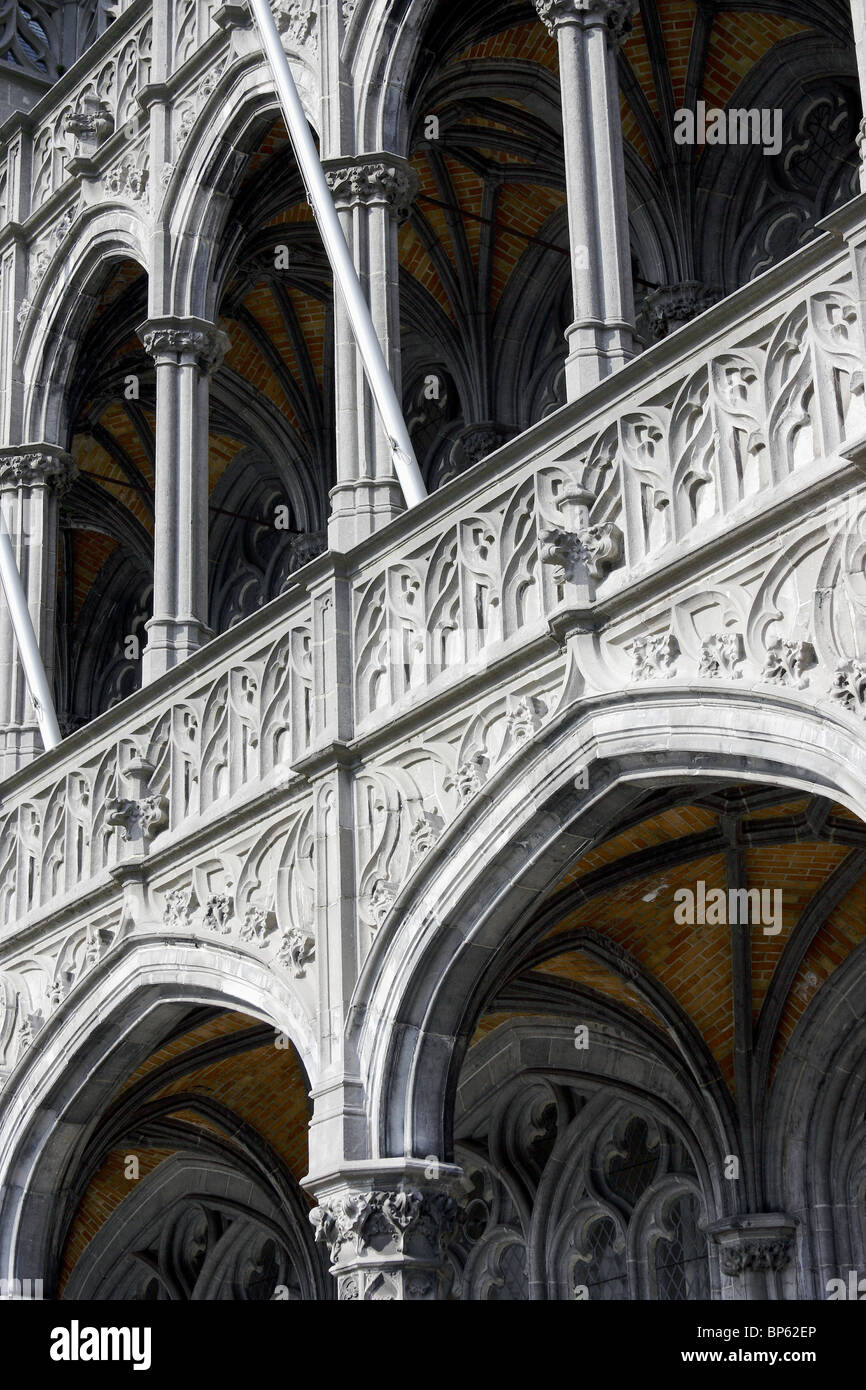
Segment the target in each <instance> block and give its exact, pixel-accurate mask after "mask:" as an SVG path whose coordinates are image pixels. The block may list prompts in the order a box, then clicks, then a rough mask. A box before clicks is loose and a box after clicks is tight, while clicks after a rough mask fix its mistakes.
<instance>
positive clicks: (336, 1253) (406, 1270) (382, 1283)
mask: <svg viewBox="0 0 866 1390" xmlns="http://www.w3.org/2000/svg"><path fill="white" fill-rule="evenodd" d="M417 1167H418V1169H419V1176H420V1174H421V1173H422V1172H423V1165H420V1164H419V1165H417ZM456 1171H457V1170H454V1173H455V1174H456ZM382 1177H383V1179H384V1180H385V1182H387V1183H388V1185H387V1186H385V1185H384V1183H383V1184H382V1185H380V1184H378V1183H376V1182H375V1181H366V1182H362V1183H357V1182H356V1183H353V1182H352V1181H351V1179H350V1180H349V1181H347V1182H340V1183H338V1184H335V1185H334V1186H333V1187H331V1188H329V1190H327V1191H320V1193H319V1205H318V1207H316V1208H314V1210H313V1211H311V1212H310V1220H311V1221H312V1223H313V1226H314V1227H315V1231H316V1240H317V1241H321V1242H323V1243H324V1244H325V1245H326V1246H327V1248H328V1252H329V1254H330V1258H331V1273H332V1274H333V1275H334V1277H335V1279H336V1280H337V1288H338V1297H339V1299H340V1301H341V1302H349V1301H354V1300H357V1301H359V1302H365V1301H372V1300H374V1299H375V1300H382V1299H384V1300H390V1301H394V1302H404V1301H406V1302H409V1301H411V1302H426V1303H433V1302H437V1301H438V1300H440V1299H445V1298H447V1296H448V1289H449V1277H448V1270H447V1262H446V1258H445V1251H446V1249H447V1246H448V1242H449V1241H450V1239H451V1237H452V1235H453V1234H454V1231H455V1230H456V1225H457V1203H456V1201H455V1200H454V1197H453V1196H452V1195H451V1193H450V1191H449V1190H448V1185H447V1183H446V1182H444V1181H439V1182H436V1183H425V1182H424V1181H423V1179H421V1181H420V1182H419V1181H416V1180H415V1179H414V1178H413V1177H412V1176H411V1175H410V1174H408V1173H407V1174H406V1177H405V1178H404V1180H403V1181H400V1182H395V1181H394V1177H395V1175H394V1173H393V1172H392V1173H390V1175H387V1176H386V1175H385V1174H383V1175H382Z"/></svg>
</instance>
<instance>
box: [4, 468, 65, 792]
mask: <svg viewBox="0 0 866 1390" xmlns="http://www.w3.org/2000/svg"><path fill="white" fill-rule="evenodd" d="M74 477H75V465H74V464H73V462H72V459H71V458H70V456H69V455H68V454H67V453H65V452H64V451H63V450H62V449H59V448H57V447H56V446H55V445H53V444H20V445H12V446H8V447H6V448H3V449H0V505H2V508H3V520H4V522H5V525H6V529H7V531H8V533H9V536H10V539H11V541H12V547H13V550H14V551H15V559H16V561H17V564H18V571H19V573H20V575H21V581H22V583H23V585H24V592H25V594H26V595H27V602H28V605H29V607H30V615H31V617H32V619H33V626H34V628H35V630H36V637H37V640H38V642H39V649H40V651H41V653H42V660H43V662H44V665H45V670H46V672H47V675H48V680H49V683H50V682H51V679H52V677H53V674H54V643H55V630H54V628H55V615H56V606H57V541H58V527H59V521H58V507H57V501H58V497H59V496H60V495H61V494H62V493H63V492H64V491H65V490H66V489H67V488H68V487H69V486H70V484H71V483H72V480H73V479H74ZM41 752H42V738H41V736H40V733H39V726H38V724H37V722H36V715H35V711H34V709H33V705H32V702H31V700H30V697H29V695H28V692H27V681H26V679H25V676H24V668H23V666H22V664H21V659H20V656H19V653H18V648H17V645H16V641H15V634H14V632H13V630H12V623H11V621H10V618H9V610H8V608H7V606H6V603H5V602H4V601H3V600H2V598H0V773H2V775H3V776H9V775H10V774H11V773H12V772H14V771H15V769H16V768H17V767H20V766H21V765H22V764H23V763H25V762H28V761H29V760H30V759H31V758H33V757H35V756H36V755H37V754H38V753H41Z"/></svg>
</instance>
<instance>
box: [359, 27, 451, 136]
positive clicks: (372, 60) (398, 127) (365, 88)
mask: <svg viewBox="0 0 866 1390" xmlns="http://www.w3.org/2000/svg"><path fill="white" fill-rule="evenodd" d="M435 9H436V0H398V3H397V4H394V5H390V6H383V5H377V4H371V3H367V4H365V5H364V11H365V12H364V13H363V14H361V13H359V12H360V11H361V6H360V5H359V6H358V10H356V12H355V14H354V15H353V17H352V19H351V21H350V28H349V35H350V36H352V37H353V43H352V50H353V53H354V55H355V57H354V61H353V63H352V75H353V77H354V84H355V91H356V93H357V94H358V95H357V98H356V101H357V105H356V109H355V111H354V113H353V117H354V131H355V133H356V138H355V144H356V146H357V148H358V150H359V151H362V152H363V151H366V150H389V151H390V152H391V153H392V154H399V155H404V156H405V155H406V153H407V152H408V149H409V137H410V127H411V119H412V114H411V111H410V109H409V104H408V102H407V98H406V89H407V80H406V75H407V73H411V72H412V71H413V70H414V68H415V65H416V63H417V61H418V58H419V55H420V54H421V52H422V47H423V39H424V33H425V30H426V28H427V25H428V23H429V21H430V18H431V17H432V15H433V13H434V12H435ZM349 138H350V140H351V138H352V136H351V133H350V136H349Z"/></svg>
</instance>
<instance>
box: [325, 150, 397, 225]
mask: <svg viewBox="0 0 866 1390" xmlns="http://www.w3.org/2000/svg"><path fill="white" fill-rule="evenodd" d="M325 177H326V178H327V180H328V187H329V188H330V190H331V193H332V194H333V196H334V200H335V202H336V204H337V206H338V207H343V208H346V207H352V206H353V205H354V204H355V203H360V204H361V205H362V206H364V207H372V206H374V205H375V204H380V205H384V206H385V207H387V209H388V211H389V212H390V214H391V216H392V217H394V218H395V219H396V220H397V221H398V222H405V220H406V218H407V217H408V216H409V212H410V209H411V207H412V204H413V202H414V201H415V197H416V194H417V192H418V175H417V174H416V173H415V170H414V169H413V168H412V167H411V165H409V164H407V163H406V162H405V161H404V160H402V159H398V158H397V157H396V156H394V155H368V156H365V157H363V158H361V159H355V160H351V161H346V162H340V161H338V160H335V161H333V162H332V163H330V164H327V165H326V166H325Z"/></svg>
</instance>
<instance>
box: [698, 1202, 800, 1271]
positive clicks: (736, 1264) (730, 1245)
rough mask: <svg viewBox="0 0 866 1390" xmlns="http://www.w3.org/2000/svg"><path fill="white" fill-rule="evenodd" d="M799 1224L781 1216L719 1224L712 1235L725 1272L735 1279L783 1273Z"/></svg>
mask: <svg viewBox="0 0 866 1390" xmlns="http://www.w3.org/2000/svg"><path fill="white" fill-rule="evenodd" d="M795 1229H796V1223H795V1222H794V1220H793V1218H792V1217H789V1216H785V1215H783V1214H781V1213H771V1214H764V1213H755V1214H754V1215H749V1216H735V1217H730V1218H725V1219H724V1220H723V1221H717V1222H715V1223H714V1224H713V1225H712V1226H710V1227H709V1228H708V1234H709V1235H711V1236H712V1238H713V1240H714V1241H715V1242H716V1244H717V1245H718V1246H719V1258H720V1262H721V1266H722V1272H723V1273H724V1274H727V1275H729V1276H730V1277H732V1278H737V1277H739V1276H742V1275H744V1274H767V1273H776V1274H778V1273H780V1272H781V1271H782V1270H784V1269H787V1267H788V1265H789V1264H790V1263H791V1255H792V1253H793V1248H794V1233H795Z"/></svg>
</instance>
